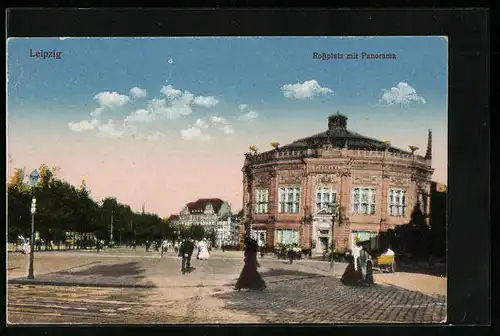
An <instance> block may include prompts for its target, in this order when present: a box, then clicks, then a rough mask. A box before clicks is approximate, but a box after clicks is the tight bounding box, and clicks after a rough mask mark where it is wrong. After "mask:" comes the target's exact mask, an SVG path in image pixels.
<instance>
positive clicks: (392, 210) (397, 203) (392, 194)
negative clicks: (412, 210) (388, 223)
mask: <svg viewBox="0 0 500 336" xmlns="http://www.w3.org/2000/svg"><path fill="white" fill-rule="evenodd" d="M389 216H406V190H403V189H393V188H391V189H390V190H389Z"/></svg>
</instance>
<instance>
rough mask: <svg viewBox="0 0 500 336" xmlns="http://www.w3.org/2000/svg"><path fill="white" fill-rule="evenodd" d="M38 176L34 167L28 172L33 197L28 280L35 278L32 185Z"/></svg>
mask: <svg viewBox="0 0 500 336" xmlns="http://www.w3.org/2000/svg"><path fill="white" fill-rule="evenodd" d="M39 177H40V175H39V174H38V171H37V170H36V169H35V170H33V171H32V172H31V174H30V187H31V192H32V195H33V198H32V199H31V238H30V255H29V268H28V279H30V280H33V279H34V278H35V276H34V270H33V264H34V261H35V258H34V253H35V212H36V198H35V192H34V187H35V185H36V183H37V182H38V178H39Z"/></svg>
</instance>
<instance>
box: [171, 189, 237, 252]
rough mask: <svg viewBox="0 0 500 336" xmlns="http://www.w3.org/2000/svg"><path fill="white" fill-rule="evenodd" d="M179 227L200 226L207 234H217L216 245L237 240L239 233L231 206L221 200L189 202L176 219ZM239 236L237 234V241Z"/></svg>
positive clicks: (210, 199) (209, 199)
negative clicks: (212, 232)
mask: <svg viewBox="0 0 500 336" xmlns="http://www.w3.org/2000/svg"><path fill="white" fill-rule="evenodd" d="M175 224H177V225H179V226H192V225H200V226H202V227H203V228H204V230H205V232H211V231H212V230H213V231H214V232H215V236H216V244H217V245H218V246H220V245H221V244H222V243H223V242H229V241H231V242H232V241H234V240H235V237H234V235H235V231H236V232H239V231H238V229H239V225H238V222H235V221H234V220H233V216H232V213H231V205H230V204H229V203H228V202H226V201H223V200H221V199H219V198H200V199H198V200H196V201H195V202H189V203H187V204H186V206H185V207H184V208H183V209H182V210H181V212H180V213H179V216H178V217H176V218H175ZM237 238H238V234H236V241H237Z"/></svg>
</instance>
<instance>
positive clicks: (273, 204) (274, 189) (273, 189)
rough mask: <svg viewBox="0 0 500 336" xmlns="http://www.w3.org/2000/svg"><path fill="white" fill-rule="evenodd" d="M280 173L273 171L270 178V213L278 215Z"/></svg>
mask: <svg viewBox="0 0 500 336" xmlns="http://www.w3.org/2000/svg"><path fill="white" fill-rule="evenodd" d="M278 202H279V200H278V174H276V171H274V170H273V171H272V172H271V174H270V179H269V215H270V216H276V215H277V214H278Z"/></svg>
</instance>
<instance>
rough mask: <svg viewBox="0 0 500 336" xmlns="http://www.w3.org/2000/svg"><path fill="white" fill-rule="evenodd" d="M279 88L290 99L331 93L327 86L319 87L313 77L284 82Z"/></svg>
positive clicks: (309, 97) (308, 97)
mask: <svg viewBox="0 0 500 336" xmlns="http://www.w3.org/2000/svg"><path fill="white" fill-rule="evenodd" d="M281 90H282V91H283V95H284V96H285V97H286V98H290V99H311V98H313V97H314V96H318V95H325V94H327V93H333V91H332V90H330V89H329V88H326V87H321V86H320V85H319V83H318V82H317V81H316V80H314V79H312V80H308V81H305V82H303V83H300V82H299V83H297V84H285V85H283V86H282V87H281Z"/></svg>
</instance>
